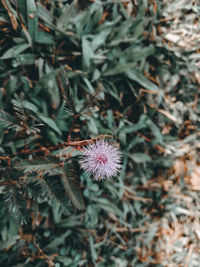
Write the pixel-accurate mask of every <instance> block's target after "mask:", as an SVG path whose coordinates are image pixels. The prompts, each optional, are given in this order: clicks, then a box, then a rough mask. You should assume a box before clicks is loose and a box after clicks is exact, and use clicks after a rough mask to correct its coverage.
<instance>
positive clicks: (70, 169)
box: [61, 160, 85, 210]
mask: <svg viewBox="0 0 200 267" xmlns="http://www.w3.org/2000/svg"><path fill="white" fill-rule="evenodd" d="M78 174H79V165H78V163H77V162H76V161H74V160H73V161H71V162H67V163H65V164H64V168H63V174H62V178H61V181H62V183H63V186H64V188H65V190H66V192H67V195H68V196H69V198H70V200H71V201H72V204H73V205H74V206H75V207H76V208H77V209H79V210H81V209H84V208H85V206H84V202H83V196H82V192H81V189H80V183H79V181H78V179H79V177H78Z"/></svg>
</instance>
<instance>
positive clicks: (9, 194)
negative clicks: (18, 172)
mask: <svg viewBox="0 0 200 267" xmlns="http://www.w3.org/2000/svg"><path fill="white" fill-rule="evenodd" d="M3 202H4V203H5V206H6V207H7V208H8V210H9V211H10V212H11V213H12V214H13V215H14V216H15V217H16V218H18V219H20V220H21V222H22V223H26V222H27V220H28V218H29V217H30V213H31V210H30V209H27V208H26V205H27V201H26V199H25V198H24V196H23V195H22V193H21V192H20V190H19V188H17V187H14V186H10V185H7V186H5V188H4V190H3Z"/></svg>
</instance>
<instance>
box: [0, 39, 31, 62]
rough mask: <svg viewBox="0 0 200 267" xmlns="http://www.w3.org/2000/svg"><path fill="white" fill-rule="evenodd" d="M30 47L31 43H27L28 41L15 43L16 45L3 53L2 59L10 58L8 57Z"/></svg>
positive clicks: (14, 55)
mask: <svg viewBox="0 0 200 267" xmlns="http://www.w3.org/2000/svg"><path fill="white" fill-rule="evenodd" d="M28 47H30V45H29V44H27V43H24V44H19V45H15V46H13V47H11V48H10V49H8V50H7V51H6V52H5V53H4V54H3V56H2V57H1V59H8V58H13V57H16V56H17V55H19V54H20V53H21V52H23V51H25V50H26V49H27V48H28Z"/></svg>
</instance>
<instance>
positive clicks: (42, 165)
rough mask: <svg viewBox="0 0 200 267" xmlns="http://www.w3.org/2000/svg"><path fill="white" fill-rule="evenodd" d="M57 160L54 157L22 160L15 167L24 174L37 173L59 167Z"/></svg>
mask: <svg viewBox="0 0 200 267" xmlns="http://www.w3.org/2000/svg"><path fill="white" fill-rule="evenodd" d="M59 163H60V161H59V159H58V158H57V157H55V156H48V157H46V158H37V159H33V160H22V161H21V162H20V163H18V164H17V165H16V168H17V169H20V170H24V172H25V173H30V172H37V171H45V172H47V171H49V170H52V169H54V168H56V167H58V166H59Z"/></svg>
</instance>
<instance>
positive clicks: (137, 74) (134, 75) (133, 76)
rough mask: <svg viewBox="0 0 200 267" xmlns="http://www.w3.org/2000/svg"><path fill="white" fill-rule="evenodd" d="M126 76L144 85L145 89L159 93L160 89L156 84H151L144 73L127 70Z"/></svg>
mask: <svg viewBox="0 0 200 267" xmlns="http://www.w3.org/2000/svg"><path fill="white" fill-rule="evenodd" d="M126 76H127V77H128V78H129V79H131V80H133V81H135V82H138V83H139V84H140V85H142V86H143V87H144V88H146V89H149V90H152V91H159V88H158V87H157V85H155V84H154V83H152V82H150V81H149V80H148V79H147V78H146V77H145V76H144V75H143V74H142V72H139V71H138V70H133V69H132V70H127V71H126Z"/></svg>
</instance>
